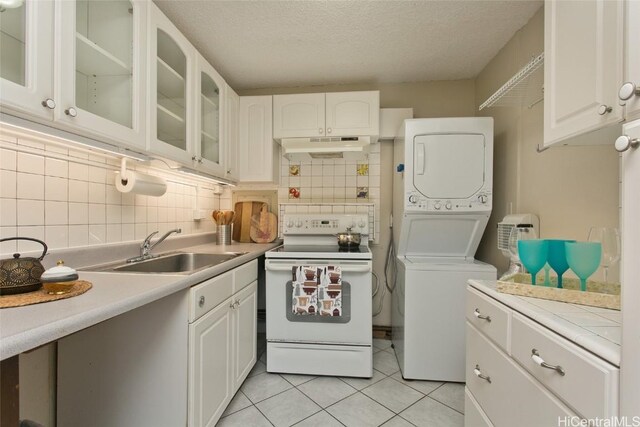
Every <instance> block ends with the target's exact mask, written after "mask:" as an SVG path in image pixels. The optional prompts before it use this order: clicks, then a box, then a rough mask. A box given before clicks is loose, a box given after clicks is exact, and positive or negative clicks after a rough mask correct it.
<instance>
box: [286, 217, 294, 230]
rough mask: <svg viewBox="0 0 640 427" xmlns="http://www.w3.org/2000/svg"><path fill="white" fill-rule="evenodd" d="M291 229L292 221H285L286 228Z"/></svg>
mask: <svg viewBox="0 0 640 427" xmlns="http://www.w3.org/2000/svg"><path fill="white" fill-rule="evenodd" d="M292 227H293V220H292V219H290V220H289V221H287V228H292Z"/></svg>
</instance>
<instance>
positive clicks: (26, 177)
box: [16, 172, 44, 200]
mask: <svg viewBox="0 0 640 427" xmlns="http://www.w3.org/2000/svg"><path fill="white" fill-rule="evenodd" d="M16 181H17V184H18V185H17V193H16V196H17V198H18V199H32V200H44V176H43V175H34V174H31V173H22V172H18V173H17V174H16Z"/></svg>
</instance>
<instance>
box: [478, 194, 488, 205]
mask: <svg viewBox="0 0 640 427" xmlns="http://www.w3.org/2000/svg"><path fill="white" fill-rule="evenodd" d="M487 200H488V198H487V196H486V195H485V194H481V195H479V196H478V201H479V202H480V203H483V204H484V203H487Z"/></svg>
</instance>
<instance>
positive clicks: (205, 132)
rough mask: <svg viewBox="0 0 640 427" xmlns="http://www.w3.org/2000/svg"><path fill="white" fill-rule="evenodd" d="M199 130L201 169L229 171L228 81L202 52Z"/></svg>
mask: <svg viewBox="0 0 640 427" xmlns="http://www.w3.org/2000/svg"><path fill="white" fill-rule="evenodd" d="M196 74H197V76H196V85H197V90H196V93H198V94H199V96H197V97H196V103H197V108H196V111H197V114H196V117H195V118H196V129H198V132H197V134H196V140H197V144H196V145H197V149H196V150H195V155H194V156H193V157H195V159H194V160H195V161H197V162H198V169H201V170H203V171H205V172H209V173H211V174H214V175H216V176H224V174H225V146H226V144H224V142H223V135H224V133H223V131H224V126H223V125H224V117H223V115H222V113H223V111H224V108H223V107H222V105H223V103H224V102H225V96H224V91H225V82H224V80H223V79H222V77H221V76H220V74H218V73H217V72H216V70H214V69H213V67H212V66H211V65H209V63H208V62H207V61H206V60H205V59H204V58H203V57H202V56H201V55H198V64H197V68H196Z"/></svg>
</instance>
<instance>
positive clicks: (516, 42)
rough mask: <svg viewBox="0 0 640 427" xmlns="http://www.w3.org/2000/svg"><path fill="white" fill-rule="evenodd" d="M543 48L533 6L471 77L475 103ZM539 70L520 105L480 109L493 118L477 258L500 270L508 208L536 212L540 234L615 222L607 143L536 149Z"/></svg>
mask: <svg viewBox="0 0 640 427" xmlns="http://www.w3.org/2000/svg"><path fill="white" fill-rule="evenodd" d="M543 50H544V11H543V9H540V11H539V12H538V13H536V15H534V17H533V18H532V19H531V20H530V21H529V23H527V25H525V26H524V27H523V28H522V29H521V30H520V31H518V32H517V33H516V34H515V35H514V37H513V38H512V39H511V40H510V41H509V42H508V43H507V45H505V47H504V48H503V49H502V50H501V51H500V52H499V53H498V55H496V56H495V57H494V58H493V59H492V60H491V62H489V64H488V65H487V66H486V67H485V69H484V70H483V71H482V72H481V73H480V74H479V75H478V77H477V79H476V85H475V90H476V104H477V105H479V104H480V103H482V102H483V101H484V100H485V99H486V98H487V97H488V96H489V95H491V94H492V93H493V92H494V91H495V90H496V89H498V88H499V87H500V86H501V85H502V84H503V83H504V82H505V81H506V80H507V79H509V78H510V77H511V76H512V75H513V74H514V73H515V72H517V71H518V70H519V69H520V68H521V67H523V66H524V65H525V64H526V63H527V62H528V61H529V60H530V59H531V58H532V57H533V56H535V55H538V54H539V53H540V52H542V51H543ZM542 74H543V73H542V70H539V71H538V72H537V73H536V75H535V76H534V77H533V78H532V81H531V84H530V87H529V89H528V92H527V95H526V96H525V99H524V102H523V105H522V106H520V107H514V108H504V107H494V108H489V109H485V110H483V111H481V112H480V113H479V115H483V116H493V117H494V119H495V128H494V129H495V139H494V144H495V146H494V186H493V188H494V195H495V198H494V205H493V214H492V216H491V220H490V222H489V225H488V227H487V231H486V232H485V236H484V238H483V241H482V244H481V245H480V249H479V251H478V255H477V257H478V258H479V259H482V260H484V261H487V262H490V263H491V264H494V265H495V266H497V267H498V270H499V271H504V270H505V269H506V267H507V260H506V258H504V257H503V256H502V255H501V253H500V252H499V251H498V250H497V249H496V223H497V222H499V221H500V220H501V219H502V218H503V217H504V215H506V214H508V213H509V212H510V209H511V207H512V212H513V213H518V212H527V213H534V214H536V215H538V216H539V217H540V229H541V233H540V234H541V237H544V238H572V239H579V240H585V239H586V238H587V234H588V232H589V228H590V227H591V226H594V225H601V226H611V227H617V226H618V223H619V213H618V212H619V211H618V206H619V193H618V191H619V189H618V182H619V175H618V173H619V163H618V160H619V158H618V155H617V153H616V152H615V150H613V147H612V146H611V144H609V145H602V146H594V147H587V146H572V147H564V146H560V147H553V148H551V149H549V150H547V151H545V152H543V153H537V152H536V146H537V145H538V144H542V141H543V108H544V103H542V102H541V103H538V104H536V105H535V106H533V107H531V108H529V105H530V104H531V103H533V102H534V101H536V100H538V99H539V98H540V95H541V91H540V90H541V86H542V82H543V76H542ZM616 267H617V266H616ZM616 269H617V268H616ZM598 274H601V272H599V273H598ZM612 276H613V277H616V276H617V272H614V273H613V275H612Z"/></svg>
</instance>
